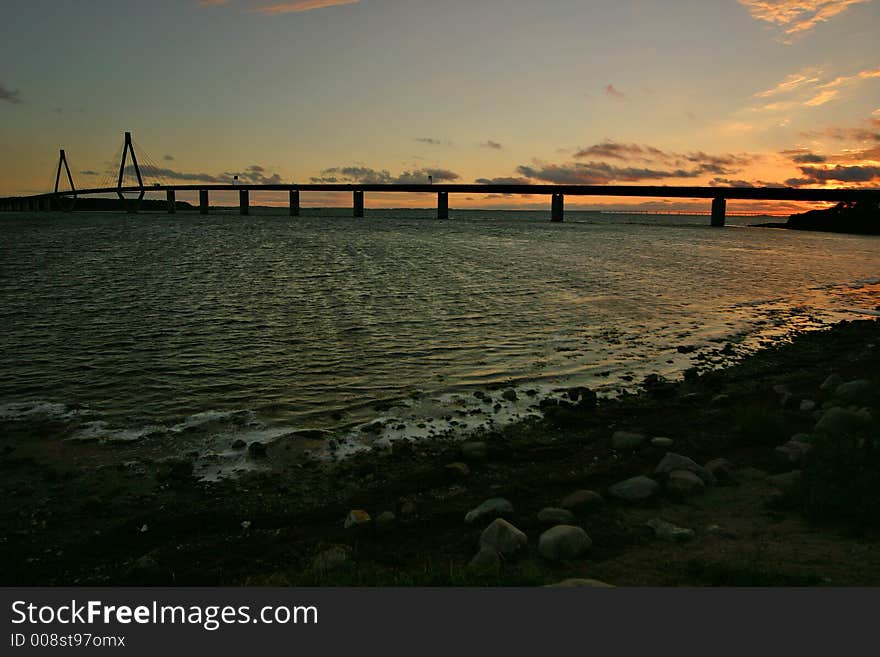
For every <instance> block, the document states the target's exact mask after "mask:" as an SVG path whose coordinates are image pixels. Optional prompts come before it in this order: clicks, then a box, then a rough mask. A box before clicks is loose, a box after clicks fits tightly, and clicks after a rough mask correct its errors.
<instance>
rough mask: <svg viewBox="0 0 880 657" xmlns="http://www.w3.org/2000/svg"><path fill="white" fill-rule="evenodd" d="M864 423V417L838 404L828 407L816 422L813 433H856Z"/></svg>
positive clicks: (831, 434) (837, 434) (834, 434)
mask: <svg viewBox="0 0 880 657" xmlns="http://www.w3.org/2000/svg"><path fill="white" fill-rule="evenodd" d="M865 425H866V422H865V418H864V417H863V416H861V415H859V414H858V413H856V412H855V411H851V410H849V409H846V408H840V407H839V406H833V407H832V408H829V409H828V410H827V411H825V413H824V414H823V415H822V417H821V418H820V419H819V421H818V422H816V426H815V427H814V428H813V432H814V433H824V434H827V435H829V436H840V435H844V434H850V433H858V432H859V431H861V430H862V429H863V428H864V427H865Z"/></svg>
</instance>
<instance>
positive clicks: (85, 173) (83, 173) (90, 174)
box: [80, 169, 98, 176]
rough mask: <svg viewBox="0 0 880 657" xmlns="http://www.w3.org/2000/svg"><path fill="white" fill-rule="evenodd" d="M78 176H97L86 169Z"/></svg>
mask: <svg viewBox="0 0 880 657" xmlns="http://www.w3.org/2000/svg"><path fill="white" fill-rule="evenodd" d="M80 174H81V175H83V176H97V175H98V172H97V171H92V170H91V169H86V170H85V171H80Z"/></svg>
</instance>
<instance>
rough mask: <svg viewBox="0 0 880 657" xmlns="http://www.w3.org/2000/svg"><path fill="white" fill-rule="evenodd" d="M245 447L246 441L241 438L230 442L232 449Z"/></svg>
mask: <svg viewBox="0 0 880 657" xmlns="http://www.w3.org/2000/svg"><path fill="white" fill-rule="evenodd" d="M245 447H247V443H246V442H245V441H244V440H242V439H241V438H239V439H238V440H236V441H235V442H233V443H232V449H244V448H245Z"/></svg>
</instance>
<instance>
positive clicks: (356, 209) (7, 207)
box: [0, 132, 880, 226]
mask: <svg viewBox="0 0 880 657" xmlns="http://www.w3.org/2000/svg"><path fill="white" fill-rule="evenodd" d="M129 155H130V157H131V164H130V165H129V166H128V169H126V162H127V161H128V156H129ZM127 170H132V171H133V172H134V175H135V177H136V178H137V182H138V184H137V185H126V184H124V179H125V174H126V171H127ZM62 173H64V174H65V177H66V179H67V181H68V184H69V185H70V189H69V190H64V189H62V188H61V181H62ZM187 191H190V192H198V193H199V212H200V213H201V214H208V213H209V212H210V203H209V201H210V196H209V195H210V192H212V191H218V192H221V191H223V192H228V191H232V192H235V191H237V192H238V193H239V211H240V213H241V214H242V215H248V214H249V213H250V193H251V192H258V191H260V192H283V191H287V192H288V193H289V208H290V216H292V217H296V216H299V214H300V192H349V193H351V194H352V212H353V216H355V217H363V216H364V194H365V193H367V192H369V193H371V194H372V193H388V192H406V193H420V194H421V193H429V194H436V195H437V217H438V218H439V219H447V218H448V217H449V195H450V194H511V195H516V194H529V195H547V196H549V197H550V199H551V202H550V221H553V222H561V221H563V219H564V207H565V197H566V196H617V197H640V198H686V199H711V201H712V206H711V207H712V212H711V218H710V223H711V225H712V226H724V223H725V217H726V208H727V201H728V200H730V199H733V200H760V201H805V202H809V201H812V202H816V201H826V202H869V203H877V202H878V201H880V189H800V188H793V187H698V186H696V187H695V186H690V187H677V186H663V185H547V184H518V183H511V184H507V183H505V184H486V183H475V184H458V183H454V184H437V185H435V184H432V183H431V182H425V183H383V184H366V183H351V184H348V183H319V184H316V183H310V184H297V183H289V184H285V183H243V182H235V181H230V182H229V183H197V184H186V185H168V184H159V183H156V184H154V185H146V184H144V180H143V176H142V174H141V168H140V165H139V163H138V160H137V155H136V153H135V150H134V145H133V143H132V139H131V133H130V132H126V133H125V141H124V144H123V148H122V161H121V162H120V165H119V174H118V176H117V177H116V184H115V185H113V186H110V187H96V188H92V189H79V190H78V189H76V186H75V185H74V182H73V175H72V173H71V171H70V166H69V164H68V162H67V155H66V153H65V151H64V150H63V149H62V150H61V152H60V155H59V159H58V167H57V171H56V174H55V189H54V190H53V191H51V192H46V193H44V194H34V195H31V196H18V197H6V198H0V211H5V212H23V211H24V212H28V211H31V212H37V211H45V212H48V211H53V210H61V211H65V212H73V211H74V210H75V209H76V199H77V198H78V197H81V196H98V195H104V194H116V195H117V196H118V197H119V199H120V200H122V201H123V202H124V203H125V207H126V209H127V210H128V211H129V212H137V211H138V209H139V208H140V205H141V202H142V201H143V198H144V196H145V194H146V193H147V192H165V198H166V202H167V211H168V212H169V213H174V212H176V211H177V200H176V194H177V192H187ZM126 194H134V195H136V196H135V197H133V198H129V197H126Z"/></svg>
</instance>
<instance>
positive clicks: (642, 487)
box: [608, 476, 660, 502]
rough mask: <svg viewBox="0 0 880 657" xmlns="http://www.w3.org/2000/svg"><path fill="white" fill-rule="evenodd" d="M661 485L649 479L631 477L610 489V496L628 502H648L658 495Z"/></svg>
mask: <svg viewBox="0 0 880 657" xmlns="http://www.w3.org/2000/svg"><path fill="white" fill-rule="evenodd" d="M659 489H660V484H658V483H657V482H656V481H654V480H653V479H651V478H649V477H644V476H638V477H631V478H630V479H626V480H624V481H619V482H617V483H616V484H614V485H613V486H611V487H610V488H609V489H608V492H609V494H611V496H612V497H616V498H617V499H620V500H624V501H626V502H638V501H640V500H647V499H649V498H651V497H653V496H654V495H656V494H657V491H658V490H659Z"/></svg>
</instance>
